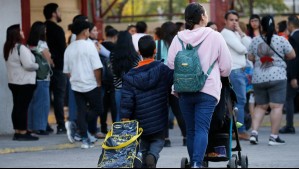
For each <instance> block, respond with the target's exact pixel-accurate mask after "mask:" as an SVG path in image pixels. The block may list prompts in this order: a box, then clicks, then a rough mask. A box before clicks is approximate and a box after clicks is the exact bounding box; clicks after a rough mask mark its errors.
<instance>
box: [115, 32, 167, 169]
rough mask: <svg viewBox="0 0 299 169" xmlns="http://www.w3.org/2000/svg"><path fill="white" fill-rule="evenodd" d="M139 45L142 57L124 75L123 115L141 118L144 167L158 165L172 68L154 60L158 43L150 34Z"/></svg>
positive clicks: (163, 137)
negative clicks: (136, 64) (134, 66)
mask: <svg viewBox="0 0 299 169" xmlns="http://www.w3.org/2000/svg"><path fill="white" fill-rule="evenodd" d="M138 46H139V52H140V54H141V55H142V57H143V61H141V62H139V64H138V66H137V67H136V68H133V69H132V70H130V71H129V72H128V73H127V74H126V75H125V76H124V77H123V88H122V100H121V117H122V119H123V120H128V119H130V120H137V121H139V123H140V126H141V127H142V128H143V131H144V132H143V134H142V136H141V144H140V149H141V151H142V155H143V167H147V168H156V164H157V161H158V159H159V153H160V152H161V151H162V149H163V146H164V142H165V130H166V129H167V127H168V95H169V91H170V88H171V86H172V84H173V71H172V70H170V69H169V68H168V67H167V66H165V65H164V64H163V63H162V62H160V61H155V59H154V58H155V53H156V44H155V41H154V39H153V38H152V37H151V36H144V37H142V38H141V39H140V40H139V42H138Z"/></svg>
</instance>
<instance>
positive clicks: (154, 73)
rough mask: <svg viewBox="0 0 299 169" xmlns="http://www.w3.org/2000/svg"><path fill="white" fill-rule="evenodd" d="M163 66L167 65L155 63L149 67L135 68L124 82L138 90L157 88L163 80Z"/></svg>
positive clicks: (126, 76)
mask: <svg viewBox="0 0 299 169" xmlns="http://www.w3.org/2000/svg"><path fill="white" fill-rule="evenodd" d="M163 66H165V65H164V64H163V63H162V62H160V61H154V62H152V63H150V64H148V65H144V66H141V67H139V68H133V69H132V70H130V71H129V72H128V73H127V74H126V75H125V76H124V80H126V81H127V82H128V83H129V84H130V85H132V86H133V87H135V88H136V89H138V90H149V89H152V88H155V87H157V85H158V83H159V82H160V79H161V78H162V75H163V73H161V72H163V71H164V69H163Z"/></svg>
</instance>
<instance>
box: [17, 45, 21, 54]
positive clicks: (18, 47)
mask: <svg viewBox="0 0 299 169" xmlns="http://www.w3.org/2000/svg"><path fill="white" fill-rule="evenodd" d="M17 50H18V55H19V56H20V50H21V44H18V46H17Z"/></svg>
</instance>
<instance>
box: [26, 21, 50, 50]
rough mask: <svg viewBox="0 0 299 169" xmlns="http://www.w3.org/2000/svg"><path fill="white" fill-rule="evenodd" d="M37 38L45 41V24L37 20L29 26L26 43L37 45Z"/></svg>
mask: <svg viewBox="0 0 299 169" xmlns="http://www.w3.org/2000/svg"><path fill="white" fill-rule="evenodd" d="M39 40H42V41H46V26H45V24H44V23H43V22H40V21H37V22H35V23H34V24H33V25H32V27H31V30H30V34H29V37H28V40H27V44H28V45H29V46H37V44H38V41H39Z"/></svg>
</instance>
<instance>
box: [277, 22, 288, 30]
mask: <svg viewBox="0 0 299 169" xmlns="http://www.w3.org/2000/svg"><path fill="white" fill-rule="evenodd" d="M287 28H288V24H287V21H281V22H279V23H278V32H284V31H285V30H287Z"/></svg>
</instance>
